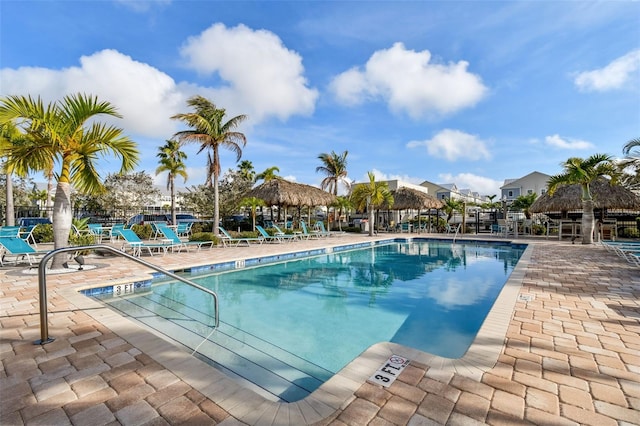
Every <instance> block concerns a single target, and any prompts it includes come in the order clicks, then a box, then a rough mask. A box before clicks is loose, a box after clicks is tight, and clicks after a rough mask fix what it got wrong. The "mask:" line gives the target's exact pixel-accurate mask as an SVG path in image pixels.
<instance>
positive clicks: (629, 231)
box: [620, 228, 640, 238]
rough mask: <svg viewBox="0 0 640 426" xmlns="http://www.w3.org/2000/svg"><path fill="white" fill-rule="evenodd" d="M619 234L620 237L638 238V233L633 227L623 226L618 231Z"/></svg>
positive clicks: (639, 235)
mask: <svg viewBox="0 0 640 426" xmlns="http://www.w3.org/2000/svg"><path fill="white" fill-rule="evenodd" d="M620 236H621V237H622V238H638V237H640V233H638V230H637V229H634V228H624V229H623V230H622V232H620Z"/></svg>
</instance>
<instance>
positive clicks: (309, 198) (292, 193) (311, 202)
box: [246, 178, 336, 207]
mask: <svg viewBox="0 0 640 426" xmlns="http://www.w3.org/2000/svg"><path fill="white" fill-rule="evenodd" d="M246 196H247V197H256V198H260V199H261V200H264V202H265V203H267V204H268V205H271V206H311V207H313V206H328V205H330V204H332V203H333V202H334V201H335V199H336V197H335V196H334V195H333V194H330V193H328V192H327V191H323V190H322V189H320V188H316V187H315V186H311V185H305V184H302V183H296V182H290V181H288V180H284V179H282V178H275V179H270V180H268V181H266V182H264V183H262V184H260V185H258V186H256V187H255V188H253V189H252V190H251V191H249V193H248V194H247V195H246Z"/></svg>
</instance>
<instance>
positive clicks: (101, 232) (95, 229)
mask: <svg viewBox="0 0 640 426" xmlns="http://www.w3.org/2000/svg"><path fill="white" fill-rule="evenodd" d="M87 228H88V229H89V234H91V235H93V236H94V237H96V241H97V242H98V243H101V242H102V238H103V237H108V238H111V230H109V229H107V228H104V227H103V226H102V225H101V224H99V223H89V224H87Z"/></svg>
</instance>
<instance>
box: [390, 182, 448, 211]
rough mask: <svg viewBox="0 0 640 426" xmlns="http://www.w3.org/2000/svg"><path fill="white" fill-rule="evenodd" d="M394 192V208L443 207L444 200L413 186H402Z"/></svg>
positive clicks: (392, 207)
mask: <svg viewBox="0 0 640 426" xmlns="http://www.w3.org/2000/svg"><path fill="white" fill-rule="evenodd" d="M392 194H393V206H391V209H393V210H408V209H439V208H442V207H443V205H444V204H443V203H442V201H440V200H438V199H437V198H434V197H432V196H431V195H429V194H427V193H425V192H421V191H418V190H416V189H413V188H407V187H405V186H402V187H400V188H398V189H396V190H395V191H392Z"/></svg>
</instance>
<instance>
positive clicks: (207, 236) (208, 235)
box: [189, 232, 220, 245]
mask: <svg viewBox="0 0 640 426" xmlns="http://www.w3.org/2000/svg"><path fill="white" fill-rule="evenodd" d="M189 241H213V244H215V245H218V243H219V242H220V238H218V237H217V236H215V235H213V232H198V233H195V234H191V237H189Z"/></svg>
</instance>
